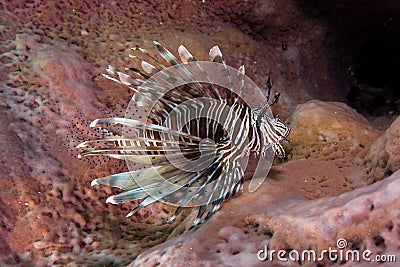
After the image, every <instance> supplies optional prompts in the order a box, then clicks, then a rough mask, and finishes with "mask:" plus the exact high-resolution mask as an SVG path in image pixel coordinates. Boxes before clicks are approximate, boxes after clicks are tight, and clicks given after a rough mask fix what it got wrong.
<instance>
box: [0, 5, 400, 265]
mask: <svg viewBox="0 0 400 267" xmlns="http://www.w3.org/2000/svg"><path fill="white" fill-rule="evenodd" d="M305 2H307V1H294V0H283V1H280V0H270V1H257V0H249V1H239V0H229V1H207V0H206V1H198V0H192V1H185V0H183V1H172V0H171V1H168V0H167V1H132V2H129V1H72V0H71V1H6V0H3V1H0V123H1V124H0V125H1V127H0V148H1V149H0V159H1V161H0V162H1V163H0V164H1V165H0V219H1V223H2V224H1V228H0V265H2V266H3V265H20V266H51V265H54V264H60V265H65V264H68V263H70V264H72V265H83V266H93V265H96V266H121V265H127V264H129V263H132V265H138V266H146V265H147V266H156V265H159V264H162V265H170V266H189V265H192V266H199V265H202V266H216V265H217V264H218V265H225V266H251V265H254V266H266V265H268V263H266V262H260V261H258V260H257V257H256V253H257V251H258V250H259V249H262V248H263V247H264V245H268V246H270V247H271V248H273V249H285V250H287V251H290V250H291V249H304V248H313V249H316V250H322V249H324V248H326V247H328V246H334V245H335V242H336V240H337V239H338V238H346V239H347V240H348V242H349V246H350V247H351V248H354V249H357V250H363V249H371V250H372V251H373V252H374V253H375V254H376V253H381V254H384V253H391V254H399V250H398V247H400V241H399V234H398V233H399V231H400V230H399V225H400V222H399V216H398V210H399V208H400V203H399V201H398V195H399V192H398V191H399V188H400V184H399V181H400V174H399V172H396V171H397V170H398V169H399V167H400V166H399V151H400V149H399V127H400V126H399V119H397V120H396V121H394V122H393V124H392V125H391V126H390V128H388V129H387V130H386V133H385V132H384V131H383V130H382V129H381V128H385V126H386V125H387V124H390V122H391V120H390V119H388V120H384V121H385V123H382V125H383V126H382V127H380V128H379V127H377V126H374V125H373V124H372V123H370V122H368V121H367V120H366V119H364V118H363V117H362V116H361V115H359V114H358V113H357V112H356V111H354V110H353V109H351V108H350V107H348V106H347V105H345V104H343V103H338V102H325V101H327V100H330V101H344V100H345V97H346V88H345V84H346V83H345V82H346V71H345V70H346V67H348V66H347V65H346V64H347V63H348V61H349V58H350V56H349V53H350V52H346V53H345V50H343V49H342V47H343V43H342V42H343V40H345V41H348V40H350V39H351V38H350V37H348V38H349V39H343V40H342V42H334V41H335V40H336V39H335V38H337V36H338V32H335V31H334V30H332V29H333V28H334V27H333V26H332V25H330V24H329V23H327V22H326V21H324V20H323V21H322V22H321V21H319V20H318V19H317V18H319V17H320V16H321V14H316V15H315V16H313V15H314V13H313V12H315V10H314V9H313V8H307V5H306V4H305ZM346 2H347V1H345V0H343V1H338V3H339V4H337V6H335V4H331V5H333V7H335V8H336V9H335V10H336V11H337V12H343V10H346V7H347V6H348V5H347V4H348V3H347V4H346ZM357 2H358V1H357ZM335 3H336V2H335ZM343 3H344V4H343ZM352 3H353V2H352ZM342 4H343V5H342ZM354 5H355V4H354ZM316 6H318V5H316ZM382 10H383V11H382V12H383V14H386V13H385V11H386V9H382ZM393 10H396V9H393ZM322 11H324V10H322ZM322 11H321V13H322V15H324V14H325V13H324V12H322ZM373 11H374V8H373V6H372V5H369V6H366V7H365V9H363V12H362V13H360V17H362V18H364V19H365V21H367V18H370V17H373V16H371V12H373ZM340 14H344V15H346V16H351V15H349V14H347V13H346V12H343V13H340ZM378 15H379V16H376V17H374V18H381V17H382V16H383V15H382V13H381V12H378ZM339 18H342V17H340V16H339ZM394 21H396V20H394ZM339 22H340V19H339ZM339 25H340V26H341V27H344V24H343V23H342V22H340V23H339ZM355 28H356V27H355V26H354V27H350V28H349V32H351V33H352V31H353V30H354V29H355ZM152 40H158V41H159V42H161V43H163V44H164V45H165V46H166V47H167V48H168V49H170V50H172V51H176V49H177V47H178V46H179V45H180V44H184V45H185V46H186V47H187V48H188V49H189V50H190V51H191V52H192V53H193V54H194V55H195V56H196V57H197V58H198V59H199V60H207V59H208V56H207V53H208V49H209V48H210V47H212V46H214V45H216V44H218V45H219V46H220V48H221V50H222V52H223V54H224V55H225V58H226V60H227V63H228V64H229V65H231V66H233V67H235V68H238V67H239V66H240V65H245V67H246V74H248V75H249V76H250V77H251V78H252V79H253V80H254V81H255V82H256V83H257V84H258V85H259V86H260V88H261V89H262V90H265V89H266V88H265V84H266V81H267V77H268V76H269V75H270V76H271V77H272V80H273V84H274V93H275V92H278V91H279V92H281V93H282V95H281V99H280V101H279V103H278V104H277V105H276V106H274V107H273V110H274V113H276V114H279V115H280V116H281V117H282V118H283V119H286V118H288V121H289V122H290V123H291V124H292V128H293V131H292V135H291V137H290V139H291V143H290V144H287V146H286V148H287V150H288V159H287V160H285V162H283V163H282V162H277V163H279V164H278V165H276V166H275V167H274V168H273V170H272V171H271V173H270V174H269V179H267V181H266V182H265V184H263V185H262V187H261V188H260V189H259V190H258V191H256V192H255V193H252V194H249V193H248V192H246V189H245V190H244V192H242V193H241V194H239V196H238V197H235V198H233V199H232V200H230V201H228V202H226V203H225V204H224V205H223V206H222V209H221V211H220V212H218V213H217V214H216V215H215V217H214V218H212V219H211V220H210V222H208V223H206V224H205V225H203V226H201V227H200V228H199V229H198V230H197V231H194V232H188V233H185V234H183V235H181V233H182V231H183V230H184V229H185V227H187V225H189V224H190V219H191V218H192V215H191V213H190V211H186V212H185V213H184V214H182V216H179V217H178V218H177V220H176V222H174V223H172V224H168V223H166V221H167V219H168V218H169V216H171V215H172V210H173V209H172V208H171V207H170V206H168V205H165V204H161V203H156V204H153V205H151V206H150V207H147V208H146V209H143V210H140V211H139V212H138V213H136V214H135V215H134V216H132V217H131V218H129V219H127V218H125V215H126V214H127V213H128V212H129V211H130V210H131V209H132V208H133V207H134V206H135V203H132V204H124V205H119V206H113V205H111V204H105V200H106V198H107V196H109V195H111V194H112V193H115V192H116V191H114V189H110V188H107V187H97V186H96V187H90V182H91V180H92V179H94V178H99V177H102V176H107V175H109V174H112V173H116V172H118V171H123V170H126V167H125V165H124V162H119V161H117V160H107V159H104V158H93V159H85V160H81V159H77V157H76V156H77V153H76V151H75V149H74V147H75V146H76V145H77V144H78V143H79V142H80V141H82V140H84V139H87V138H90V137H93V136H97V135H98V133H97V132H95V131H91V130H89V127H88V126H89V123H90V122H91V121H92V120H93V119H95V118H98V117H105V116H115V115H119V116H123V114H124V110H125V108H126V106H127V104H128V102H129V100H130V98H131V96H132V93H131V92H130V91H129V90H128V89H126V88H124V87H122V86H119V85H116V84H115V83H112V82H110V81H107V80H105V79H104V78H102V77H101V75H100V74H101V73H102V72H103V71H104V69H105V68H106V67H107V65H108V64H112V65H114V66H118V67H119V68H123V67H137V66H138V65H137V62H135V61H133V60H132V59H130V58H129V57H128V54H129V53H130V52H131V50H130V48H131V47H135V46H142V47H146V48H149V49H150V48H151V47H152ZM348 43H351V42H348ZM351 44H352V45H349V46H350V50H349V51H351V50H354V49H355V48H354V47H356V45H357V44H356V43H355V42H353V43H351ZM150 50H151V49H150ZM337 51H339V52H343V53H342V54H341V55H340V56H338V53H337ZM150 52H151V53H153V52H154V51H153V50H151V51H150ZM264 92H265V91H264ZM314 98H318V99H321V100H324V101H317V100H312V101H309V102H307V101H308V100H310V99H314ZM298 104H301V105H299V106H298ZM289 115H290V116H289ZM379 136H380V137H379ZM378 137H379V138H378ZM167 239H168V240H167ZM166 240H167V241H166ZM164 241H165V242H164ZM156 245H158V246H156ZM152 247H154V248H152ZM150 248H152V249H151V250H148V249H150ZM140 254H141V255H140ZM138 255H140V256H139V257H138ZM135 259H136V260H135ZM134 260H135V261H134ZM398 260H400V259H398ZM133 261H134V262H133ZM272 264H274V265H277V264H280V263H279V262H277V261H275V262H273V263H272ZM301 264H304V265H306V266H308V265H309V266H313V265H315V263H310V262H290V263H284V265H294V266H297V265H301ZM319 264H321V265H323V264H341V263H340V262H336V263H335V262H329V261H321V262H319ZM347 265H348V266H352V264H351V263H347ZM388 266H389V264H388Z"/></svg>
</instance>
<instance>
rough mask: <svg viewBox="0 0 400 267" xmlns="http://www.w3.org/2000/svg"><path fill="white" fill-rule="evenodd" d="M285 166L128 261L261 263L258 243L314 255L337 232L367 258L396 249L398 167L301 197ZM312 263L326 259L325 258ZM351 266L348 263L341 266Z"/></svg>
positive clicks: (331, 244)
mask: <svg viewBox="0 0 400 267" xmlns="http://www.w3.org/2000/svg"><path fill="white" fill-rule="evenodd" d="M287 169H289V167H288V166H287V165H286V164H284V165H281V166H280V167H279V168H276V169H275V171H277V170H279V173H278V174H276V175H274V176H273V177H272V179H271V180H269V181H268V182H267V184H266V185H265V186H263V187H262V188H260V189H259V190H258V191H256V192H255V193H252V194H246V195H242V196H240V197H238V198H234V199H233V200H232V201H230V202H227V203H226V204H225V206H224V207H223V209H222V210H221V212H219V213H218V214H216V216H215V218H214V219H213V220H212V221H211V222H209V223H207V224H205V225H204V226H203V227H202V228H200V229H198V231H197V232H195V233H187V234H183V235H181V236H180V237H178V238H175V239H172V240H170V241H169V242H166V243H164V244H161V245H159V246H157V247H154V248H152V249H151V250H149V251H147V252H146V253H144V254H142V255H139V257H138V258H137V259H136V260H135V261H134V262H133V263H132V264H131V265H130V266H156V265H162V266H168V265H174V266H187V265H190V264H195V265H196V266H218V265H224V266H243V264H244V265H247V266H265V264H267V263H265V262H261V261H259V260H258V259H257V252H258V251H259V250H261V249H264V247H265V245H267V246H268V248H269V249H271V250H273V249H274V250H276V251H278V250H285V251H287V252H289V251H291V250H294V249H295V250H297V251H302V250H308V249H314V250H315V251H317V253H319V252H321V251H322V250H323V249H328V247H332V248H336V249H337V247H336V241H337V240H338V239H340V238H344V239H345V240H346V241H347V247H346V249H355V250H358V251H360V252H362V251H364V250H366V249H368V250H371V251H372V255H373V256H372V257H371V258H372V259H373V257H374V256H375V255H381V254H391V255H396V254H397V253H398V251H396V250H395V249H394V248H396V247H397V244H398V243H399V237H398V234H397V232H398V230H399V229H398V225H399V219H398V216H397V215H396V213H397V210H398V209H399V208H400V201H399V198H398V194H399V193H400V192H399V190H400V184H399V183H400V172H396V173H394V174H393V175H392V176H390V177H388V178H386V179H384V180H382V181H380V182H378V183H375V184H373V185H371V186H368V187H362V188H359V189H355V190H353V191H351V192H347V193H344V194H341V195H339V196H335V197H321V198H319V199H316V200H306V199H305V194H306V192H305V191H303V190H301V189H299V187H297V186H296V185H297V184H298V183H299V182H300V181H298V180H300V179H301V178H302V177H299V176H297V177H296V178H294V177H293V176H292V177H291V176H290V175H288V173H287ZM296 180H297V181H296ZM294 183H296V184H294ZM260 200H262V201H260ZM393 253H394V254H393ZM274 263H275V265H274V266H298V264H299V263H296V262H293V261H292V262H291V261H289V262H286V263H281V264H280V263H279V261H277V260H276V258H275V261H274ZM343 263H345V262H342V263H341V264H343ZM301 264H302V265H304V266H314V264H315V263H313V262H301ZM318 264H320V265H325V264H332V262H330V261H329V260H327V259H325V260H322V261H319V262H318ZM354 264H355V263H354V262H348V266H354ZM389 266H390V263H389Z"/></svg>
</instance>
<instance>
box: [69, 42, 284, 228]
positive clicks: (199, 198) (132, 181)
mask: <svg viewBox="0 0 400 267" xmlns="http://www.w3.org/2000/svg"><path fill="white" fill-rule="evenodd" d="M154 44H155V45H156V50H157V51H158V53H159V54H160V55H161V57H162V58H163V59H164V60H165V61H167V62H168V63H169V65H171V68H173V70H174V71H170V70H171V69H169V68H168V69H165V63H160V62H158V60H157V57H153V56H151V54H150V53H149V52H148V51H147V50H145V49H142V48H140V47H136V48H133V49H132V50H133V51H134V52H135V53H140V54H141V55H142V57H146V58H149V59H150V62H152V63H153V64H154V65H152V64H150V63H149V62H147V61H144V60H143V61H142V62H141V66H142V69H143V70H139V69H137V68H128V69H126V70H128V71H131V72H132V73H133V75H134V77H133V76H132V77H131V76H129V75H127V74H124V73H122V72H119V71H117V69H116V68H114V67H112V66H109V68H108V69H107V74H104V75H103V76H104V77H105V78H107V79H110V80H113V81H116V82H119V83H121V84H123V85H125V86H127V87H128V88H130V89H132V90H133V91H135V95H134V98H133V99H132V102H131V103H132V104H133V105H134V106H135V108H134V109H132V110H136V113H135V114H136V115H135V116H133V115H132V114H130V115H132V116H131V117H129V118H105V119H97V120H95V121H93V122H92V123H91V124H90V126H91V127H96V128H101V129H107V130H108V133H110V134H109V135H107V136H103V138H102V139H99V140H89V141H85V142H83V143H81V144H79V145H78V146H77V148H79V149H81V150H83V151H81V153H80V156H92V155H103V156H108V157H111V158H116V159H122V160H126V162H127V164H128V167H130V166H134V167H135V168H129V170H130V171H128V172H124V173H117V174H114V175H110V176H108V177H105V178H99V179H95V180H93V181H92V185H108V186H112V187H118V188H120V189H122V190H123V192H121V193H119V194H117V195H114V196H111V197H109V198H108V199H107V201H106V202H109V203H112V204H119V203H124V202H128V201H132V200H138V199H144V200H143V201H142V202H141V203H140V204H139V205H138V206H136V207H135V208H134V209H133V210H132V211H131V212H130V213H129V214H128V215H127V217H129V216H131V215H133V213H134V212H135V211H137V210H138V209H140V208H142V207H146V206H147V205H150V204H151V203H153V202H155V201H157V200H159V199H162V200H165V201H169V203H171V204H178V205H179V207H178V208H177V209H176V211H175V214H174V215H173V216H172V217H171V219H170V221H172V220H174V219H175V218H176V216H177V215H178V214H179V213H180V212H181V211H182V210H183V208H185V207H193V206H199V211H198V214H197V217H196V219H195V220H194V222H193V224H192V226H191V227H190V228H193V227H195V226H196V225H198V224H200V223H203V222H205V221H207V220H208V219H209V218H211V216H212V215H213V214H214V213H215V212H216V211H217V210H218V209H219V207H220V206H221V204H222V202H223V201H224V200H225V199H226V198H228V197H230V196H232V195H234V194H235V193H237V192H238V191H239V190H241V189H242V187H243V184H244V179H243V177H244V171H245V170H243V169H242V167H241V160H242V159H243V158H245V157H246V156H248V154H249V153H250V152H255V154H262V155H263V156H264V157H273V156H270V154H269V153H267V154H266V153H261V151H265V150H266V149H268V148H269V147H271V146H273V147H272V148H273V151H274V152H275V154H276V155H277V156H279V157H283V156H284V153H285V152H284V150H283V147H282V146H281V144H280V141H281V139H280V138H281V136H279V135H283V136H284V137H285V138H286V136H287V135H288V129H289V128H288V127H287V126H286V124H285V123H284V122H283V121H281V120H280V119H278V118H275V119H274V118H273V117H272V116H270V114H271V110H270V108H269V104H268V98H269V93H270V90H271V87H272V84H271V81H270V79H269V81H268V88H269V93H268V97H267V100H266V101H264V103H263V106H262V107H261V108H255V109H252V108H251V107H250V106H249V105H247V104H246V103H244V104H242V102H246V101H243V99H241V98H240V97H239V96H241V95H242V94H241V92H242V90H244V89H246V87H244V85H245V84H246V83H245V82H246V79H248V77H247V76H245V74H244V67H243V66H242V67H240V68H239V70H235V71H236V76H235V78H236V77H239V79H240V80H239V84H238V85H237V84H232V79H231V76H230V74H232V73H234V72H235V71H234V70H232V68H228V66H227V65H226V63H225V61H224V59H223V57H222V53H221V51H220V49H219V48H218V46H214V47H213V48H211V50H210V52H209V56H210V60H211V61H212V62H214V63H218V64H214V65H215V66H214V67H216V66H218V67H219V68H220V69H218V71H215V70H214V71H212V73H211V71H208V72H207V69H206V67H207V66H209V64H204V65H203V64H201V63H202V62H197V61H196V60H195V58H194V57H193V56H192V55H191V54H190V53H189V51H188V50H187V49H186V48H185V47H184V46H182V45H181V46H180V47H179V48H178V54H179V58H180V60H181V62H182V63H183V64H180V62H179V61H178V59H177V58H176V57H175V56H174V55H173V54H172V53H171V52H170V51H168V50H167V49H165V48H164V47H163V46H162V45H161V44H160V43H158V42H156V41H154ZM130 57H131V58H138V57H136V56H131V55H130ZM191 63H192V64H191ZM221 68H222V69H221ZM199 73H200V74H201V77H195V75H199ZM221 73H222V76H223V77H224V78H226V79H228V80H227V81H226V83H224V85H228V86H224V87H222V86H217V85H215V84H213V83H212V81H213V79H211V77H212V75H221ZM157 74H161V75H157ZM149 77H150V79H148V78H149ZM232 77H233V76H232ZM218 78H220V77H218ZM146 79H148V80H146ZM157 79H161V80H157ZM200 80H201V81H204V80H208V81H210V83H209V84H208V85H206V84H207V83H205V82H197V81H200ZM233 80H235V79H233ZM181 81H183V83H181ZM187 81H190V83H188V82H187ZM166 85H171V86H172V88H167V89H170V90H167V91H165V92H160V90H161V89H160V88H165V87H166ZM235 90H236V91H235ZM256 90H258V91H256V92H255V94H254V96H253V97H254V98H257V99H259V98H261V99H264V96H263V94H262V92H261V91H260V90H259V89H258V88H256ZM250 95H251V94H250ZM258 96H259V97H258ZM211 100H212V101H211ZM131 103H130V104H131ZM149 104H152V105H149ZM148 106H151V107H152V108H147V107H148ZM136 107H144V108H143V112H142V111H139V110H138V109H136ZM128 110H130V106H128V109H127V111H128ZM140 112H142V113H140ZM137 114H142V115H144V116H142V115H140V116H139V115H137ZM146 116H147V117H146ZM133 118H134V119H133ZM262 124H263V125H262ZM261 126H262V127H261ZM118 127H123V128H124V129H126V133H127V134H126V135H125V134H122V135H120V134H119V133H116V131H115V128H118ZM289 130H290V129H289ZM124 131H125V130H124ZM124 133H125V132H124ZM110 135H111V136H110ZM249 139H251V140H250V141H251V142H248V140H249ZM267 155H268V156H267ZM272 159H273V158H272ZM272 159H270V158H268V159H266V161H267V162H270V164H272ZM129 164H132V165H129ZM137 166H140V167H142V166H143V168H139V169H138V168H137ZM269 167H270V165H269ZM263 169H264V170H265V168H263ZM267 174H268V172H267V173H265V175H264V174H263V175H262V177H266V176H267ZM160 177H161V178H160ZM215 184H217V185H218V186H217V187H215ZM257 184H260V183H257ZM255 189H256V188H255ZM255 189H254V190H255ZM249 190H250V189H249ZM254 190H252V191H254ZM172 201H174V202H172Z"/></svg>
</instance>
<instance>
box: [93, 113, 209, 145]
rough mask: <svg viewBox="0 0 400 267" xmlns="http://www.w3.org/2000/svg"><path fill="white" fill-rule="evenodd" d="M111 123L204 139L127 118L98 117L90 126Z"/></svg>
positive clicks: (198, 140) (193, 138) (191, 138)
mask: <svg viewBox="0 0 400 267" xmlns="http://www.w3.org/2000/svg"><path fill="white" fill-rule="evenodd" d="M111 124H121V125H126V126H130V127H132V128H136V129H141V130H152V131H158V132H162V133H165V134H166V133H168V134H172V135H175V136H179V137H180V136H183V137H185V138H188V139H189V140H193V141H197V142H200V141H202V139H201V138H199V137H197V136H194V135H190V134H187V133H185V132H182V131H176V130H172V129H170V128H166V127H163V126H160V125H155V124H146V123H143V122H140V121H138V120H132V119H125V118H104V119H96V120H94V121H92V123H90V127H92V128H94V127H103V126H107V125H111Z"/></svg>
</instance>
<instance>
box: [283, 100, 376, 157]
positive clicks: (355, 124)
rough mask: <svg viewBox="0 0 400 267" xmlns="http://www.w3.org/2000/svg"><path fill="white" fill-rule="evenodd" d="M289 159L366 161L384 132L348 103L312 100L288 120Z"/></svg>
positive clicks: (295, 111) (300, 106)
mask: <svg viewBox="0 0 400 267" xmlns="http://www.w3.org/2000/svg"><path fill="white" fill-rule="evenodd" d="M288 122H289V124H290V126H291V127H292V128H293V129H292V132H291V134H290V137H289V139H290V144H289V145H287V149H288V151H289V156H288V157H289V159H300V158H324V159H326V160H332V159H338V158H346V157H358V158H363V157H364V156H365V154H366V153H367V151H368V150H367V149H368V148H369V146H370V145H371V144H372V142H373V141H374V140H375V139H376V138H378V136H379V135H380V134H381V133H382V131H380V130H377V129H376V127H375V126H374V125H373V124H371V123H369V122H368V121H367V119H365V118H364V117H363V116H361V115H360V114H359V113H357V112H356V111H355V110H354V109H352V108H350V107H349V106H347V105H346V104H344V103H339V102H323V101H319V100H311V101H308V102H306V103H304V104H301V105H298V106H297V107H296V109H295V110H294V111H293V113H292V114H291V115H290V117H289V118H288Z"/></svg>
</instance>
